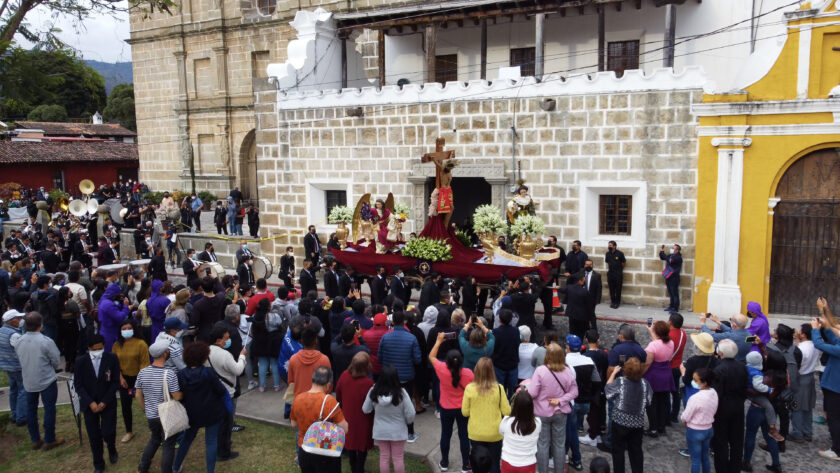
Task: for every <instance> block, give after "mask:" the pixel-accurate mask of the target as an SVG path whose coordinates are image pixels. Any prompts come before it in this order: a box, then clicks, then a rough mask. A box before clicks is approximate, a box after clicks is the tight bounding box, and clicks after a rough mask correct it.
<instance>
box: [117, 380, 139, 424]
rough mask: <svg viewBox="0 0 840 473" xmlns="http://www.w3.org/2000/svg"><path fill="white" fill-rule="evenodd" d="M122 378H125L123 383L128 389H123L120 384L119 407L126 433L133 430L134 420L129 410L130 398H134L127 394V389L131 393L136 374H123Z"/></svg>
mask: <svg viewBox="0 0 840 473" xmlns="http://www.w3.org/2000/svg"><path fill="white" fill-rule="evenodd" d="M123 378H125V384H126V385H127V386H128V389H123V387H122V386H120V407H121V408H122V418H123V422H124V423H125V431H126V432H127V433H132V432H134V425H133V424H134V422H133V415H132V412H131V400H132V399H134V395H133V394H129V393H128V391H129V390H131V391H132V393H133V391H134V383H135V382H136V381H137V376H128V375H123Z"/></svg>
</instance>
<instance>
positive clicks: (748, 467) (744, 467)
mask: <svg viewBox="0 0 840 473" xmlns="http://www.w3.org/2000/svg"><path fill="white" fill-rule="evenodd" d="M741 471H746V472H747V473H751V472H752V471H753V469H752V465H750V464H749V463H744V464H742V465H741Z"/></svg>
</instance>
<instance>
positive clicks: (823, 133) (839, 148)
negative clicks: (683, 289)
mask: <svg viewBox="0 0 840 473" xmlns="http://www.w3.org/2000/svg"><path fill="white" fill-rule="evenodd" d="M837 3H840V0H823V1H814V2H811V3H809V4H805V5H804V6H803V7H802V8H801V9H800V10H797V11H794V12H790V13H788V14H786V15H785V21H786V22H787V33H786V34H785V35H783V36H781V37H779V38H778V41H777V42H776V43H777V44H775V45H773V46H771V47H770V48H769V50H765V51H756V54H753V56H752V58H751V61H752V62H751V63H750V64H748V65H747V66H748V67H747V68H746V69H747V74H749V75H751V77H748V79H749V80H750V81H749V82H747V83H748V84H749V85H746V86H744V87H742V90H739V91H736V92H731V93H724V94H714V95H705V96H704V99H703V103H702V104H698V105H696V106H694V107H693V111H694V113H695V114H696V115H697V116H699V120H700V128H699V136H700V139H699V157H698V191H697V246H696V272H695V281H694V291H695V294H694V295H695V297H694V310H695V311H696V312H707V311H708V312H712V313H717V314H720V315H721V316H728V315H731V314H733V313H736V312H744V311H746V306H747V303H748V302H749V301H756V302H759V303H761V305H762V307H763V308H764V311H765V312H770V313H786V314H810V313H813V312H814V310H815V309H814V307H815V305H814V303H815V301H816V298H817V297H818V296H825V297H827V298H828V299H829V301H830V302H831V301H834V302H835V303H836V302H837V301H838V300H840V273H838V260H840V11H838V6H840V5H837Z"/></svg>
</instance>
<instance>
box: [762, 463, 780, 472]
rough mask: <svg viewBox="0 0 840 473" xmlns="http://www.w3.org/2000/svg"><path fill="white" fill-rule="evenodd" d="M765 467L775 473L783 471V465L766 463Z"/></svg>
mask: <svg viewBox="0 0 840 473" xmlns="http://www.w3.org/2000/svg"><path fill="white" fill-rule="evenodd" d="M764 468H765V469H767V471H772V472H773V473H782V465H764Z"/></svg>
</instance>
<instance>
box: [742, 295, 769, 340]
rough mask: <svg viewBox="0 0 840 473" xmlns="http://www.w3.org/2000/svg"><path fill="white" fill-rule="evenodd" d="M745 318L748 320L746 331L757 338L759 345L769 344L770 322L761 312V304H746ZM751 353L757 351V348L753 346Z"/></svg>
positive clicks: (751, 302)
mask: <svg viewBox="0 0 840 473" xmlns="http://www.w3.org/2000/svg"><path fill="white" fill-rule="evenodd" d="M747 317H749V318H750V326H749V327H747V331H748V332H750V333H751V334H753V335H755V336H757V337H758V339H759V340H761V343H763V344H765V345H766V344H768V343H770V321H769V320H767V316H766V315H764V313H762V312H761V304H759V303H758V302H753V301H750V302H749V303H748V304H747ZM752 351H758V346H757V345H756V346H754V347H753V348H752Z"/></svg>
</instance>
